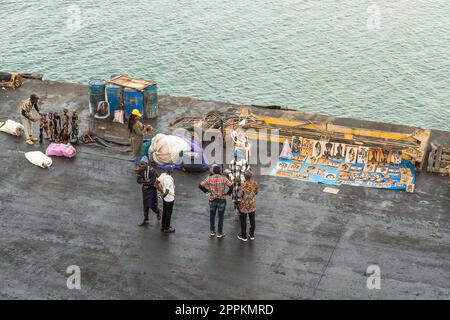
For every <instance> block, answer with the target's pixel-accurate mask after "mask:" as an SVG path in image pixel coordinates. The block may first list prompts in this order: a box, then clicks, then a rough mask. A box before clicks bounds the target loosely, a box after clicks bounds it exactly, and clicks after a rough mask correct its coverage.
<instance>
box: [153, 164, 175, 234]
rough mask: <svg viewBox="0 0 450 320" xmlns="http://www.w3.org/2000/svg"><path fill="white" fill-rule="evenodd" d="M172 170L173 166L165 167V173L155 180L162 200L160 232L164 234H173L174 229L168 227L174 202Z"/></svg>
mask: <svg viewBox="0 0 450 320" xmlns="http://www.w3.org/2000/svg"><path fill="white" fill-rule="evenodd" d="M173 168H174V167H173V166H167V168H166V172H165V173H163V174H161V175H160V176H159V178H158V179H157V188H158V190H159V191H160V192H161V198H162V200H163V214H162V222H161V231H162V232H164V233H173V232H175V229H174V228H172V226H171V225H170V221H171V218H172V211H173V204H174V202H175V181H174V179H173V177H172V173H173Z"/></svg>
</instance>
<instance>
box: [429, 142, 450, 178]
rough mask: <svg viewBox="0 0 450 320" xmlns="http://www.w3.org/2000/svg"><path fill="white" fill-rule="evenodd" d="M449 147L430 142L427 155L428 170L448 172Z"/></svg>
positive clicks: (449, 160)
mask: <svg viewBox="0 0 450 320" xmlns="http://www.w3.org/2000/svg"><path fill="white" fill-rule="evenodd" d="M448 166H450V148H444V147H443V146H441V145H435V144H431V151H430V155H429V156H428V167H427V171H428V172H433V173H440V174H449V169H447V167H448Z"/></svg>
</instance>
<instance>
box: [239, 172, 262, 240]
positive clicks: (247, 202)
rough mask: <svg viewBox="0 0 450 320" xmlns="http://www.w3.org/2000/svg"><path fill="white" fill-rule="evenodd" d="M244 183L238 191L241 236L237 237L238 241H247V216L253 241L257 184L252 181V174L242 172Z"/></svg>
mask: <svg viewBox="0 0 450 320" xmlns="http://www.w3.org/2000/svg"><path fill="white" fill-rule="evenodd" d="M244 176H245V182H244V183H243V184H242V187H241V190H240V195H239V197H240V199H241V201H240V202H239V212H240V220H241V234H239V235H238V236H237V237H238V239H239V240H242V241H244V242H245V241H247V216H248V218H249V220H250V233H249V236H250V240H255V214H256V199H255V198H256V195H257V194H258V191H259V187H258V183H257V182H256V181H255V180H254V179H252V172H251V171H250V170H247V171H245V172H244Z"/></svg>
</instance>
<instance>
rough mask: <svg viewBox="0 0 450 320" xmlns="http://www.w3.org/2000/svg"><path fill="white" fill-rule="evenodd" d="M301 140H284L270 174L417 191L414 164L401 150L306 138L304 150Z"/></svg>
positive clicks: (307, 179) (313, 180)
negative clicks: (405, 157)
mask: <svg viewBox="0 0 450 320" xmlns="http://www.w3.org/2000/svg"><path fill="white" fill-rule="evenodd" d="M301 140H302V139H301V138H300V137H296V139H293V141H294V143H293V144H295V145H293V147H292V148H291V146H290V145H289V143H288V141H287V140H286V141H285V143H284V145H283V150H282V152H281V155H280V158H279V161H278V163H277V164H276V165H275V167H274V168H273V169H272V172H271V175H273V176H280V177H287V178H292V179H298V180H303V181H309V182H316V183H323V184H327V185H351V186H360V187H369V188H381V189H390V190H404V191H407V192H414V183H415V170H414V165H413V164H412V163H411V162H410V161H407V160H402V159H401V152H399V151H389V150H382V149H377V148H368V147H358V146H352V145H343V144H341V143H333V142H323V141H310V140H309V139H307V144H306V148H305V150H304V152H302V151H303V148H302V146H301V142H300V141H301ZM311 146H312V148H311ZM319 149H320V150H319ZM292 151H296V152H292ZM369 159H370V160H369Z"/></svg>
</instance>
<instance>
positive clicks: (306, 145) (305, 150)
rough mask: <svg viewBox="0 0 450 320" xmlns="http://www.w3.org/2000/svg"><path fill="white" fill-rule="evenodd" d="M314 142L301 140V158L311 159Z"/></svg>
mask: <svg viewBox="0 0 450 320" xmlns="http://www.w3.org/2000/svg"><path fill="white" fill-rule="evenodd" d="M315 142H316V141H315V140H312V139H305V138H303V142H302V156H306V157H311V156H312V152H313V146H314V144H315Z"/></svg>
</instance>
